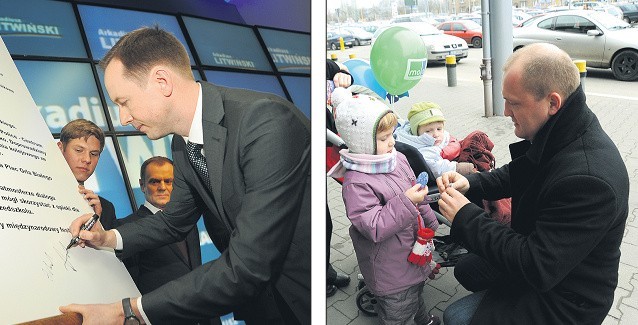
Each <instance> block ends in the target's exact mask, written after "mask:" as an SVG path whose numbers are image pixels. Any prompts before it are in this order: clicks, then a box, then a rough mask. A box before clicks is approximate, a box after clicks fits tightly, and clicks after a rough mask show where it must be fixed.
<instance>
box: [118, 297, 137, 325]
mask: <svg viewBox="0 0 638 325" xmlns="http://www.w3.org/2000/svg"><path fill="white" fill-rule="evenodd" d="M122 308H124V325H140V324H141V323H140V319H139V318H137V316H135V313H134V312H133V307H131V298H124V299H122Z"/></svg>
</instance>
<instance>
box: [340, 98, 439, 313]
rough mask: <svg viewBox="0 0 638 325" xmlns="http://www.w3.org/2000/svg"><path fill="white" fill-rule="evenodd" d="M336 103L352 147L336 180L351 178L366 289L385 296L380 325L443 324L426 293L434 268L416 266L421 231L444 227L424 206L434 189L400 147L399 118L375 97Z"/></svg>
mask: <svg viewBox="0 0 638 325" xmlns="http://www.w3.org/2000/svg"><path fill="white" fill-rule="evenodd" d="M334 100H337V103H335V106H334V107H335V111H334V115H335V121H336V125H337V130H338V131H339V134H340V136H341V138H342V139H343V141H344V142H345V143H346V145H347V146H348V149H343V150H341V152H340V155H341V159H340V161H339V163H337V165H335V166H334V167H333V168H332V169H331V170H330V172H329V176H331V177H339V176H341V175H343V174H344V173H345V178H344V182H343V187H342V195H343V200H344V202H345V206H346V214H347V216H348V218H349V219H350V221H351V222H352V226H351V227H350V236H351V238H352V244H353V246H354V249H355V252H356V254H357V261H358V263H359V268H360V270H361V273H362V274H363V277H364V279H365V282H366V285H367V286H368V288H369V289H370V291H371V292H372V293H373V294H374V295H375V296H376V298H377V304H376V305H375V306H376V311H377V313H378V316H379V321H380V322H381V324H415V323H416V324H438V323H440V322H439V320H438V318H437V317H436V316H433V315H429V314H428V313H427V311H426V310H425V304H424V301H423V297H422V294H421V293H422V291H423V286H424V284H425V280H426V279H427V278H428V276H430V275H431V274H432V270H431V269H430V266H429V265H428V264H426V265H424V266H418V265H416V264H412V263H410V262H408V256H409V255H410V252H411V251H412V247H413V245H414V243H415V241H416V239H417V230H418V229H419V228H423V227H428V228H430V229H432V230H436V229H437V228H438V222H437V220H436V217H435V215H434V212H433V211H432V209H431V208H430V206H429V205H428V204H427V203H426V201H424V198H425V196H426V195H427V187H425V188H421V186H420V185H419V184H416V185H414V184H415V180H416V177H415V175H414V172H413V171H412V169H411V168H410V165H409V164H408V161H407V159H406V158H405V156H404V155H403V154H401V153H400V152H397V151H396V150H395V149H394V137H393V136H392V133H393V131H394V128H395V127H396V125H397V117H396V115H395V114H394V113H393V112H392V111H391V110H390V108H389V107H388V106H386V105H385V104H384V103H383V102H382V101H380V100H378V99H375V98H373V97H370V96H366V95H355V96H351V95H350V94H346V95H345V96H344V95H343V94H337V96H335V97H333V103H334ZM419 215H420V216H421V218H420V217H419ZM420 222H423V223H422V224H420V225H419V223H420ZM432 275H433V274H432Z"/></svg>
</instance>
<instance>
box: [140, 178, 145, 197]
mask: <svg viewBox="0 0 638 325" xmlns="http://www.w3.org/2000/svg"><path fill="white" fill-rule="evenodd" d="M138 182H140V190H141V191H142V193H144V194H146V189H145V188H144V182H142V179H141V178H140V179H139V180H138Z"/></svg>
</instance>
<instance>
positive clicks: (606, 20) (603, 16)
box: [589, 11, 630, 29]
mask: <svg viewBox="0 0 638 325" xmlns="http://www.w3.org/2000/svg"><path fill="white" fill-rule="evenodd" d="M589 15H590V16H591V17H592V18H594V19H596V21H597V22H598V23H599V24H600V25H602V26H603V27H605V28H607V29H623V28H629V26H630V25H629V24H627V23H626V22H624V21H622V20H620V19H618V18H616V17H614V16H612V15H610V14H608V13H606V12H600V11H592V12H590V13H589Z"/></svg>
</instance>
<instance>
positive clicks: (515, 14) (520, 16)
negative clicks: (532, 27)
mask: <svg viewBox="0 0 638 325" xmlns="http://www.w3.org/2000/svg"><path fill="white" fill-rule="evenodd" d="M530 18H532V15H529V14H527V13H525V12H523V11H521V10H513V11H512V26H518V24H520V23H522V22H524V21H526V20H528V19H530Z"/></svg>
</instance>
